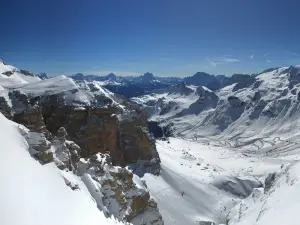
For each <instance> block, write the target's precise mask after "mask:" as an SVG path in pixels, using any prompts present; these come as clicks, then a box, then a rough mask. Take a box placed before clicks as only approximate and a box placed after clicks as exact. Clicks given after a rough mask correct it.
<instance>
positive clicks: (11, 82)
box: [0, 60, 41, 90]
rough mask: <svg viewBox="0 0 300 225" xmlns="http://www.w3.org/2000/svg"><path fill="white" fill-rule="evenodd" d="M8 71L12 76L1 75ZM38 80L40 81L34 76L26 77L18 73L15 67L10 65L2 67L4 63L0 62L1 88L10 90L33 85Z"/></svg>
mask: <svg viewBox="0 0 300 225" xmlns="http://www.w3.org/2000/svg"><path fill="white" fill-rule="evenodd" d="M8 71H9V72H12V75H10V76H7V75H4V74H2V73H5V72H8ZM40 80H41V79H40V78H38V77H36V76H26V75H24V74H22V73H20V71H19V70H18V69H17V68H16V67H14V66H10V65H4V63H3V62H2V61H1V60H0V85H1V86H2V87H5V88H12V87H17V86H21V85H24V84H28V83H34V82H37V81H40ZM0 90H1V88H0Z"/></svg>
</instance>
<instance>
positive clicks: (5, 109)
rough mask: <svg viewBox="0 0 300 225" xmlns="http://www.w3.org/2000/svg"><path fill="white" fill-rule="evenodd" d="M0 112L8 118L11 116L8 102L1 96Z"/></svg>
mask: <svg viewBox="0 0 300 225" xmlns="http://www.w3.org/2000/svg"><path fill="white" fill-rule="evenodd" d="M0 112H1V113H2V114H3V115H4V116H5V117H6V118H8V119H10V120H11V119H12V117H13V113H12V108H11V106H10V105H9V104H8V101H7V99H6V98H5V97H3V96H0Z"/></svg>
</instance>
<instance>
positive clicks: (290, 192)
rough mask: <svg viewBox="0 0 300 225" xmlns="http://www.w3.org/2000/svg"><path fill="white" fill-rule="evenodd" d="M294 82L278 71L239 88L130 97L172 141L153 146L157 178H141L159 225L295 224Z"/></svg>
mask: <svg viewBox="0 0 300 225" xmlns="http://www.w3.org/2000/svg"><path fill="white" fill-rule="evenodd" d="M299 78H300V69H299V67H297V66H296V67H285V68H279V69H273V70H268V71H267V72H264V73H262V74H259V75H258V76H256V77H255V82H254V83H253V84H251V85H248V86H247V85H246V87H244V86H243V85H240V84H238V83H234V84H231V85H229V86H226V87H224V88H222V89H220V90H218V91H217V92H214V93H212V92H211V91H210V90H207V89H205V88H204V87H201V86H200V88H199V87H198V88H197V87H194V89H193V90H194V92H191V93H189V94H183V93H182V92H180V91H176V92H173V93H172V94H171V93H170V92H169V90H160V91H159V92H155V93H152V94H150V95H145V96H140V97H137V98H134V99H132V100H133V101H135V102H136V103H138V104H139V105H141V106H143V107H144V108H145V109H146V110H148V112H149V115H150V119H152V120H156V121H159V122H160V123H161V125H167V124H172V128H173V130H172V131H173V135H174V136H176V138H170V140H169V143H168V142H167V141H158V142H157V147H158V152H159V154H160V158H161V166H162V172H161V176H159V177H154V176H152V175H149V174H146V175H145V176H144V179H145V180H146V181H147V185H148V188H149V189H150V191H151V195H152V196H153V197H154V198H155V200H156V201H157V202H158V206H159V208H160V211H161V213H162V216H163V219H164V221H165V224H167V225H168V224H201V225H202V224H205V225H206V224H209V225H211V224H213V223H212V222H214V223H215V224H216V225H219V224H226V225H249V224H253V225H256V224H257V225H269V224H272V225H281V224H293V225H294V224H295V225H296V224H299V220H298V219H297V216H296V215H297V213H296V211H297V209H298V207H299V203H298V202H299V198H298V197H297V196H298V194H297V193H298V192H299V191H300V190H299V182H298V181H299V180H300V174H299V172H298V171H299V159H300V151H299V148H300V142H299V138H300V132H299V127H300V113H299V111H300V101H299V99H300V98H299V95H300V94H299V92H300V89H299V88H300V79H299ZM186 87H188V86H186ZM197 90H198V91H197ZM177 99H180V101H178V100H177ZM170 105H171V107H170ZM168 109H169V111H168ZM164 111H167V113H164ZM162 112H163V113H162ZM274 172H276V175H274V180H272V179H271V181H270V180H268V179H269V178H270V177H272V175H270V174H273V173H274ZM267 177H268V179H267ZM266 179H267V181H265V180H266ZM179 212H180V213H179ZM181 212H182V213H181ZM201 221H202V222H201ZM205 221H206V222H205Z"/></svg>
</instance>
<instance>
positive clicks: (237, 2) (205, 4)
mask: <svg viewBox="0 0 300 225" xmlns="http://www.w3.org/2000/svg"><path fill="white" fill-rule="evenodd" d="M299 10H300V2H299V1H297V0H286V1H283V0H277V1H274V0H272V1H271V0H228V1H225V0H218V1H217V0H180V1H179V0H152V1H149V0H85V1H83V0H72V1H71V0H69V1H68V0H60V1H58V0H53V1H46V0H28V1H23V0H19V1H18V0H11V1H8V0H3V1H1V7H0V21H1V34H0V58H1V59H2V60H4V61H6V62H7V63H9V64H12V65H15V66H17V67H19V68H25V69H28V70H31V71H34V72H42V71H43V72H46V73H48V74H50V75H60V74H67V75H69V74H73V73H77V72H83V73H87V74H99V75H103V74H107V73H109V72H115V73H116V74H118V75H139V74H142V73H144V72H147V71H149V72H153V73H154V74H155V75H158V76H189V75H192V74H194V73H195V72H197V71H205V72H209V73H214V74H227V75H230V74H232V73H252V72H258V71H261V70H263V69H265V68H269V67H277V66H289V65H294V64H300V44H299V43H300V26H299V21H300V13H299Z"/></svg>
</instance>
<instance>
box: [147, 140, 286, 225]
mask: <svg viewBox="0 0 300 225" xmlns="http://www.w3.org/2000/svg"><path fill="white" fill-rule="evenodd" d="M225 146H226V145H224V144H222V143H221V142H220V141H218V140H212V139H198V140H197V141H196V140H193V141H191V140H184V139H178V138H170V140H169V141H161V140H159V141H157V149H158V152H159V155H160V158H161V166H162V171H161V176H158V177H157V176H153V175H150V174H146V175H145V176H144V179H145V180H146V182H147V186H148V189H149V190H150V193H151V195H152V197H153V198H154V199H155V200H156V202H157V203H158V207H159V209H160V212H161V214H162V216H163V220H164V222H165V224H166V225H171V224H179V225H180V224H186V225H190V224H191V225H192V224H202V223H200V221H211V222H215V224H236V223H229V221H228V218H229V213H230V210H231V209H232V208H233V207H234V206H235V205H238V204H240V202H241V201H243V199H246V198H247V197H249V196H250V195H251V193H252V191H253V189H254V188H258V189H261V190H262V189H263V184H264V181H265V178H266V177H267V175H268V174H269V173H272V172H275V171H278V170H280V168H281V166H282V164H284V165H285V164H287V163H289V161H290V160H288V159H285V158H284V157H282V158H278V157H277V158H272V157H266V156H263V157H262V156H261V155H259V154H246V153H245V152H249V151H247V148H246V147H245V149H240V148H230V147H227V148H226V147H225ZM228 146H230V145H228ZM238 222H239V221H238ZM248 222H249V223H246V224H252V222H250V221H248ZM256 222H257V221H256ZM203 224H204V223H203ZM208 224H209V223H208ZM253 224H254V223H253Z"/></svg>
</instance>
